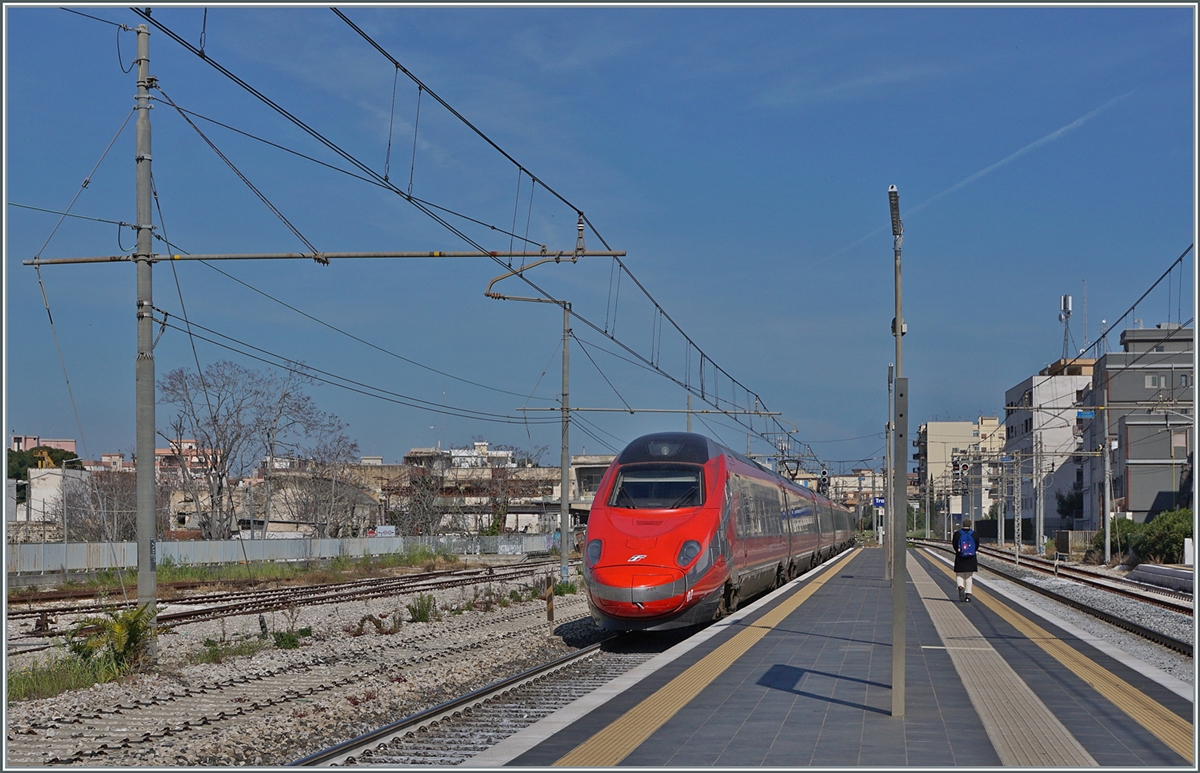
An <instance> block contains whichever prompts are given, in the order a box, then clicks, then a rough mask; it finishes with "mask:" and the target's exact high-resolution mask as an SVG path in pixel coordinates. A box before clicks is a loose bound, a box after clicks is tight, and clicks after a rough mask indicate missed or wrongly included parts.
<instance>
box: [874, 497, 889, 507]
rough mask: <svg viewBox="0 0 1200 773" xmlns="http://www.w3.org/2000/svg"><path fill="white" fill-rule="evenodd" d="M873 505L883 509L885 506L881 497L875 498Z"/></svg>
mask: <svg viewBox="0 0 1200 773" xmlns="http://www.w3.org/2000/svg"><path fill="white" fill-rule="evenodd" d="M874 505H875V506H876V507H885V506H886V504H885V502H884V500H883V497H875V501H874Z"/></svg>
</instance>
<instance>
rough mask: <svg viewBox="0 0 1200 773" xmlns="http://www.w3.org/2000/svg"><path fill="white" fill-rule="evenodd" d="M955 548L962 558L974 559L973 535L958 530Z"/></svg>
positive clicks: (966, 531) (963, 530)
mask: <svg viewBox="0 0 1200 773" xmlns="http://www.w3.org/2000/svg"><path fill="white" fill-rule="evenodd" d="M955 547H956V550H957V551H958V554H959V555H960V556H962V557H963V558H974V557H975V535H974V534H972V533H971V531H970V530H969V529H960V530H959V532H958V545H957V546H955Z"/></svg>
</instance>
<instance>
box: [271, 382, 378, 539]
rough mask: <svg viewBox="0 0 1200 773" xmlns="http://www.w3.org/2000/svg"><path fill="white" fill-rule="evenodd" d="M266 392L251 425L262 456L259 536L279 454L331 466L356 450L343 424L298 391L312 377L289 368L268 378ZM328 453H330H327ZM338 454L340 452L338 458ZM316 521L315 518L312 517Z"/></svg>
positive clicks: (341, 461)
mask: <svg viewBox="0 0 1200 773" xmlns="http://www.w3.org/2000/svg"><path fill="white" fill-rule="evenodd" d="M266 382H267V383H266V386H267V388H268V391H266V392H265V393H264V395H263V398H264V399H263V400H262V402H261V403H260V405H259V410H258V415H257V417H256V421H255V425H254V437H255V439H256V441H257V442H258V444H259V451H260V453H261V455H262V456H263V458H265V459H266V468H265V470H264V476H265V478H266V483H265V486H266V502H265V504H264V507H263V527H262V530H263V536H264V537H266V533H267V527H268V526H269V524H270V522H271V475H272V473H273V471H274V468H275V460H276V459H277V458H278V457H279V456H281V455H282V456H285V457H288V458H289V459H291V460H295V461H298V462H301V463H303V462H304V461H310V460H311V461H314V462H315V461H316V458H317V456H321V455H323V456H325V457H327V458H326V459H325V460H324V461H323V463H322V464H320V465H319V466H320V467H321V469H322V470H323V471H324V470H329V469H331V467H330V463H331V462H332V464H333V465H334V466H335V467H336V465H337V464H342V465H343V466H344V465H345V464H346V463H347V462H349V461H351V459H352V457H347V455H346V453H345V452H357V449H358V445H357V444H356V443H354V442H353V441H351V440H350V439H349V438H347V437H346V436H345V434H344V430H345V425H344V424H342V423H341V421H339V420H338V418H337V417H336V416H333V415H332V414H328V413H325V412H324V411H321V410H319V409H318V408H317V406H316V403H315V402H313V399H312V398H311V397H309V396H308V395H307V394H305V393H304V392H303V391H302V387H304V386H305V385H309V384H312V379H310V378H308V377H306V376H304V375H303V374H301V373H300V372H298V371H295V370H290V371H288V372H287V373H286V374H285V375H283V376H277V377H268V378H267V380H266ZM331 454H332V456H330V455H331ZM338 454H341V456H340V457H339V456H338ZM312 522H313V523H319V522H320V521H319V519H315V518H314V519H313V520H312Z"/></svg>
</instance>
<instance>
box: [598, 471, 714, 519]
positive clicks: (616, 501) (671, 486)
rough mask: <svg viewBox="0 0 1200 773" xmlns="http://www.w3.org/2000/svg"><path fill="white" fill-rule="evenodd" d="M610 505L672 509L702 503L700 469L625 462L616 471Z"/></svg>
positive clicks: (695, 505) (702, 489)
mask: <svg viewBox="0 0 1200 773" xmlns="http://www.w3.org/2000/svg"><path fill="white" fill-rule="evenodd" d="M608 504H609V505H610V506H611V507H626V508H630V509H637V510H641V509H658V510H674V509H677V508H681V507H699V506H700V505H702V504H704V471H703V469H702V468H700V467H695V466H692V465H674V464H647V465H626V466H625V467H622V468H621V470H620V472H619V473H618V474H617V482H616V485H615V486H613V493H612V497H611V498H610V499H609V502H608Z"/></svg>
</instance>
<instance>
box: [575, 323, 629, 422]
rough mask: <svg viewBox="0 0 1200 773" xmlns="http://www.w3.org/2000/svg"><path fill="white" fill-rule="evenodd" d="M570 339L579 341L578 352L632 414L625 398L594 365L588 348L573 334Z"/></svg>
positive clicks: (594, 362) (597, 366)
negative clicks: (580, 352)
mask: <svg viewBox="0 0 1200 773" xmlns="http://www.w3.org/2000/svg"><path fill="white" fill-rule="evenodd" d="M571 338H573V339H575V340H576V341H579V350H580V351H582V352H583V354H584V356H586V357H587V358H588V362H590V363H592V366H593V367H595V368H596V372H597V373H599V374H600V378H602V379H604V383H606V384H608V386H609V388H610V389H612V391H613V394H615V395H616V396H617V399H618V400H620V401H621V404H622V405H624V406H625V407H626V408H627V409H629V412H630V413H633V409H632V408H630V407H629V403H628V402H626V400H625V398H624V397H622V396H621V393H620V392H618V391H617V388H616V387H615V386H613V382H612V381H610V380H609V378H608V376H606V375H604V371H603V370H601V369H600V366H599V365H597V364H596V361H595V360H594V359H592V355H591V352H589V351H588V347H587V346H586V345H585V344H584V343H583V341H580V340H579V338H578V337H577V336H576V335H575V334H574V333H571Z"/></svg>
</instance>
